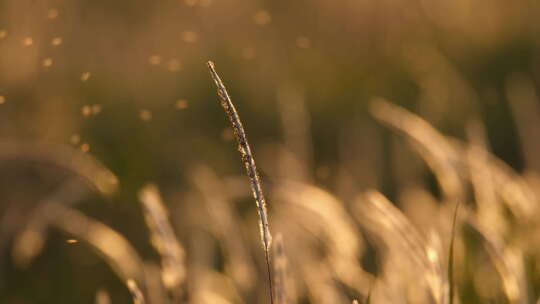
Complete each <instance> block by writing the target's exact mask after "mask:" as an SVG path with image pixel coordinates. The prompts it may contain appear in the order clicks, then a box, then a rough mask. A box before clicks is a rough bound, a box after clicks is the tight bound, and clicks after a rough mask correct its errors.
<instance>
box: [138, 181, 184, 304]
mask: <svg viewBox="0 0 540 304" xmlns="http://www.w3.org/2000/svg"><path fill="white" fill-rule="evenodd" d="M139 200H140V201H141V203H142V206H143V210H144V216H145V220H146V224H147V225H148V227H149V228H150V234H151V242H152V245H153V246H154V248H156V250H157V251H158V252H159V254H160V255H161V266H162V273H161V276H162V280H163V284H164V285H165V287H166V288H167V290H168V291H169V292H170V294H171V295H172V296H173V298H174V299H175V301H176V302H178V301H179V300H180V297H181V295H182V284H183V282H184V281H185V278H186V267H185V251H184V248H183V247H182V245H181V244H180V242H179V241H178V239H177V238H176V235H175V234H174V230H173V227H172V226H171V224H170V222H169V218H168V214H167V209H166V208H165V206H164V204H163V202H162V200H161V195H160V194H159V190H158V188H157V187H156V186H155V185H153V184H149V185H146V186H145V187H144V188H142V190H141V191H140V192H139Z"/></svg>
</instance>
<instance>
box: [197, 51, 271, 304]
mask: <svg viewBox="0 0 540 304" xmlns="http://www.w3.org/2000/svg"><path fill="white" fill-rule="evenodd" d="M208 68H209V70H210V74H211V75H212V79H213V80H214V83H215V84H216V87H217V93H218V97H219V100H220V103H221V106H222V107H223V109H224V110H225V114H226V115H227V118H228V119H229V121H230V123H231V125H232V128H233V131H234V135H235V137H236V140H237V142H238V151H239V152H240V156H241V158H242V162H243V163H244V166H245V168H246V172H247V175H248V177H249V179H250V183H251V190H252V192H253V197H254V198H255V202H256V204H257V212H258V213H259V226H260V227H259V228H260V234H261V239H262V242H263V247H264V252H265V258H266V266H267V271H268V282H269V284H270V302H271V303H274V296H273V293H274V292H273V288H272V273H271V271H272V270H271V266H270V264H271V261H270V246H271V243H272V236H271V234H270V227H269V225H268V214H267V212H266V200H265V198H264V193H263V190H262V184H261V181H260V178H259V174H258V172H257V166H256V165H255V158H254V157H253V153H252V152H251V148H250V146H249V143H248V140H247V136H246V132H245V131H244V127H243V126H242V122H241V120H240V116H239V115H238V112H237V111H236V108H235V107H234V104H233V103H232V101H231V98H230V96H229V93H228V92H227V89H226V88H225V86H224V85H223V82H222V81H221V79H220V78H219V75H218V74H217V72H216V69H215V67H214V63H213V62H211V61H209V62H208Z"/></svg>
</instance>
